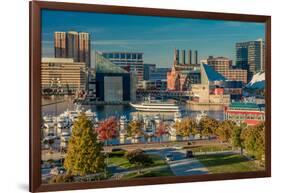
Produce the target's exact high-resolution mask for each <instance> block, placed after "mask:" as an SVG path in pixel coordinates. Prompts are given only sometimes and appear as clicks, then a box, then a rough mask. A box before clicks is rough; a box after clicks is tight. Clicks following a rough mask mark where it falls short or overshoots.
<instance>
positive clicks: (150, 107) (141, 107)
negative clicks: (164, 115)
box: [130, 100, 181, 112]
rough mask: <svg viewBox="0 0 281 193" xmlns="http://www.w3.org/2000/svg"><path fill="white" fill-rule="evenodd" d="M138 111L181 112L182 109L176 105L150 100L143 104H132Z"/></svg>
mask: <svg viewBox="0 0 281 193" xmlns="http://www.w3.org/2000/svg"><path fill="white" fill-rule="evenodd" d="M130 105H131V106H132V107H134V108H135V109H136V110H138V111H146V112H180V111H181V107H180V106H179V105H178V104H176V103H171V102H163V101H158V100H149V101H146V102H142V103H130Z"/></svg>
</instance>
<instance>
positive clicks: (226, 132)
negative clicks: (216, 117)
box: [215, 120, 236, 142]
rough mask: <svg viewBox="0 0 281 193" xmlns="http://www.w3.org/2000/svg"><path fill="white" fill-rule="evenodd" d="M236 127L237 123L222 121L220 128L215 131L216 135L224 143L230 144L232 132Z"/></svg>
mask: <svg viewBox="0 0 281 193" xmlns="http://www.w3.org/2000/svg"><path fill="white" fill-rule="evenodd" d="M235 126H236V124H235V122H233V121H230V120H225V121H222V122H221V123H220V124H219V126H218V128H217V129H216V130H215V134H216V135H217V136H218V138H219V139H220V140H221V141H222V142H230V139H231V135H232V130H233V129H234V127H235Z"/></svg>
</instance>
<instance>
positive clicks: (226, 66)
mask: <svg viewBox="0 0 281 193" xmlns="http://www.w3.org/2000/svg"><path fill="white" fill-rule="evenodd" d="M207 63H208V65H209V66H211V67H212V68H213V69H214V70H215V71H217V72H218V73H220V74H222V75H223V76H224V77H225V78H227V79H228V80H234V81H242V82H243V83H244V84H246V83H247V70H245V69H238V68H237V69H233V68H232V60H230V59H228V58H226V57H216V58H214V57H213V56H209V58H208V59H207Z"/></svg>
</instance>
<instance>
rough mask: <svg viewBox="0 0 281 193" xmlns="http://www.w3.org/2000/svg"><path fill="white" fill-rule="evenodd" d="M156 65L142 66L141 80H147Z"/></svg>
mask: <svg viewBox="0 0 281 193" xmlns="http://www.w3.org/2000/svg"><path fill="white" fill-rule="evenodd" d="M155 69H156V64H143V80H149V77H150V74H151V72H153V71H155Z"/></svg>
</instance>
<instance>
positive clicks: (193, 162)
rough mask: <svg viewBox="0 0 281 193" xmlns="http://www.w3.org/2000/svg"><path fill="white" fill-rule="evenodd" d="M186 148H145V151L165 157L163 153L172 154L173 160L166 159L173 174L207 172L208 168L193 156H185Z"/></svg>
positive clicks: (186, 174)
mask: <svg viewBox="0 0 281 193" xmlns="http://www.w3.org/2000/svg"><path fill="white" fill-rule="evenodd" d="M185 151H186V150H178V149H175V148H165V149H157V150H147V151H146V152H147V153H151V154H158V155H161V156H162V157H163V158H165V155H167V154H172V155H173V161H168V162H167V163H168V164H169V166H170V168H171V170H172V172H173V173H174V175H175V176H188V175H200V174H208V173H209V171H208V169H207V168H206V167H205V166H204V165H203V164H201V163H200V162H199V161H198V160H197V159H195V158H189V159H187V158H185Z"/></svg>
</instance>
